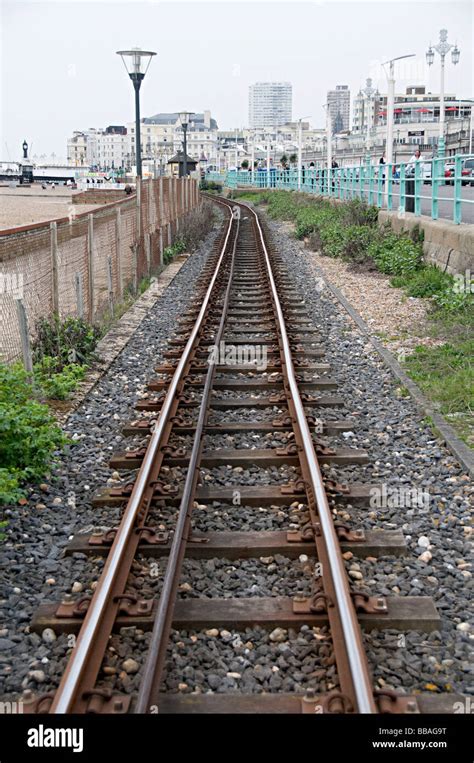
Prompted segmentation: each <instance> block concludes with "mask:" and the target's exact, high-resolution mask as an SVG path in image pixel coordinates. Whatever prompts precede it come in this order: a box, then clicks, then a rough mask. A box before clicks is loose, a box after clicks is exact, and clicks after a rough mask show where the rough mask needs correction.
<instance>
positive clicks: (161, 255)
mask: <svg viewBox="0 0 474 763" xmlns="http://www.w3.org/2000/svg"><path fill="white" fill-rule="evenodd" d="M162 266H163V228H162V227H161V228H160V267H162Z"/></svg>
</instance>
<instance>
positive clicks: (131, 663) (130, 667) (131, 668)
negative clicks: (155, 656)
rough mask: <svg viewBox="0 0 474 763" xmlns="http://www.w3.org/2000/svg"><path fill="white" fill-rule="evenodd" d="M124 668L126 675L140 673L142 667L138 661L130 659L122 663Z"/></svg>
mask: <svg viewBox="0 0 474 763" xmlns="http://www.w3.org/2000/svg"><path fill="white" fill-rule="evenodd" d="M122 668H123V669H124V670H125V672H126V673H138V671H139V669H140V665H139V664H138V662H137V661H136V660H133V659H132V658H131V657H129V658H128V660H125V661H124V662H122Z"/></svg>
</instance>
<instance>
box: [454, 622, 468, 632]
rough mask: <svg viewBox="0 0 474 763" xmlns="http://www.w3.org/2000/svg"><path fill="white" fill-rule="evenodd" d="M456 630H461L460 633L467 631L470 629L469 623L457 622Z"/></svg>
mask: <svg viewBox="0 0 474 763" xmlns="http://www.w3.org/2000/svg"><path fill="white" fill-rule="evenodd" d="M456 630H458V631H461V633H468V631H470V630H471V626H470V624H469V623H458V624H457V625H456Z"/></svg>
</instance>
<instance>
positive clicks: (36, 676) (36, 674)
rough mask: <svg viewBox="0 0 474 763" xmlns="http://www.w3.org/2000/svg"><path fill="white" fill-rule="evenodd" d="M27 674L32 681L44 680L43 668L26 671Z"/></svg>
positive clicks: (42, 681) (39, 681)
mask: <svg viewBox="0 0 474 763" xmlns="http://www.w3.org/2000/svg"><path fill="white" fill-rule="evenodd" d="M28 676H29V677H30V678H32V679H33V681H36V683H38V684H42V683H44V681H45V680H46V675H45V672H44V670H30V671H29V673H28Z"/></svg>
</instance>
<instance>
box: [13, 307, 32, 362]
mask: <svg viewBox="0 0 474 763" xmlns="http://www.w3.org/2000/svg"><path fill="white" fill-rule="evenodd" d="M15 302H16V312H17V315H18V327H19V329H20V339H21V351H22V354H23V365H24V366H25V370H26V371H27V373H29V374H32V373H33V359H32V356H31V344H30V334H29V331H28V316H27V314H26V309H25V305H24V303H23V300H22V299H21V297H17V298H16V299H15Z"/></svg>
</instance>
